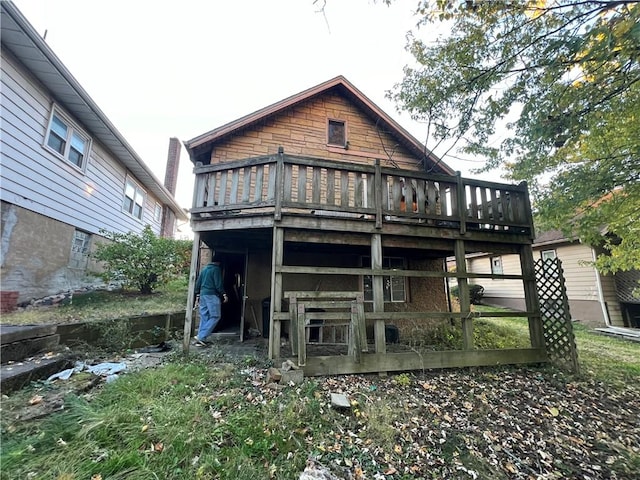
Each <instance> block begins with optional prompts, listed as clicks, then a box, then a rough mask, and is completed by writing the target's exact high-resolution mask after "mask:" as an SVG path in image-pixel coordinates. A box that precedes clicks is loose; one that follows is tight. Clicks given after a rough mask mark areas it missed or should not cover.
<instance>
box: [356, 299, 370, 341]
mask: <svg viewBox="0 0 640 480" xmlns="http://www.w3.org/2000/svg"><path fill="white" fill-rule="evenodd" d="M356 313H357V320H356V321H357V322H358V330H359V332H360V333H359V335H360V350H361V351H362V352H368V351H369V344H368V342H367V323H366V317H365V312H364V294H362V293H361V294H360V295H359V296H358V298H357V299H356Z"/></svg>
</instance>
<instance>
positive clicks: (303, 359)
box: [297, 303, 307, 367]
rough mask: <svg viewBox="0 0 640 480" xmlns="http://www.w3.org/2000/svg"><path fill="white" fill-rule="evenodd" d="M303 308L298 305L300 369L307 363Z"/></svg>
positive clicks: (302, 305)
mask: <svg viewBox="0 0 640 480" xmlns="http://www.w3.org/2000/svg"><path fill="white" fill-rule="evenodd" d="M304 312H305V307H304V304H303V303H299V304H298V319H297V322H298V327H297V330H298V332H297V333H298V366H300V367H302V366H304V365H306V363H307V334H306V333H307V328H306V327H307V326H306V320H305V316H304Z"/></svg>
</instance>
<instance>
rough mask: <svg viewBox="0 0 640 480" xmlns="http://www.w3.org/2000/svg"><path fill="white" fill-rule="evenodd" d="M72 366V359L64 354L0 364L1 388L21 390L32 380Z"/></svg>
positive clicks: (4, 391)
mask: <svg viewBox="0 0 640 480" xmlns="http://www.w3.org/2000/svg"><path fill="white" fill-rule="evenodd" d="M71 366H72V362H71V360H69V359H68V358H67V357H66V356H64V355H58V356H55V357H52V358H46V357H40V358H37V357H34V358H31V359H29V360H24V361H21V362H11V363H7V364H4V365H2V366H0V390H2V393H6V392H11V391H14V390H19V389H20V388H22V387H24V386H25V385H27V384H29V383H30V382H35V381H37V380H42V379H44V378H48V377H50V376H51V375H53V374H54V373H57V372H60V371H62V370H65V369H66V368H69V367H71Z"/></svg>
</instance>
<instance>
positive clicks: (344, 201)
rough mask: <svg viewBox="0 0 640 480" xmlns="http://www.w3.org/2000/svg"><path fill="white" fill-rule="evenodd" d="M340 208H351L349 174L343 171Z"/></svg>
mask: <svg viewBox="0 0 640 480" xmlns="http://www.w3.org/2000/svg"><path fill="white" fill-rule="evenodd" d="M340 206H342V207H349V206H350V202H349V172H348V171H347V170H342V171H341V172H340Z"/></svg>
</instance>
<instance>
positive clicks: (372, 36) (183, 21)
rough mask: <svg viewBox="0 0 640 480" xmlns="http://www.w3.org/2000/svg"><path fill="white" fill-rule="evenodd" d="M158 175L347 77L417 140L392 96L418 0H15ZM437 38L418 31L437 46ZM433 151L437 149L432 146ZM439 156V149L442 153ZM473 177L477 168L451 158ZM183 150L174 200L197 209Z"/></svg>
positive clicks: (416, 130)
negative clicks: (273, 110) (211, 136)
mask: <svg viewBox="0 0 640 480" xmlns="http://www.w3.org/2000/svg"><path fill="white" fill-rule="evenodd" d="M14 3H15V4H16V5H17V6H18V8H19V9H20V10H21V11H22V13H23V14H24V15H25V17H26V18H27V19H28V20H29V22H30V23H31V24H32V25H33V26H34V28H35V29H36V30H37V31H38V32H39V33H40V34H41V35H45V32H46V41H47V43H48V45H49V46H50V47H51V48H52V49H53V51H54V52H55V53H56V55H57V56H58V58H59V59H60V60H61V61H62V62H63V63H64V64H65V65H66V67H67V68H68V69H69V71H70V72H71V74H72V75H73V76H74V77H75V78H76V79H77V80H78V82H79V83H80V84H81V85H82V86H83V88H84V89H85V90H86V91H87V93H88V94H89V95H90V96H91V98H93V100H94V101H95V102H96V103H97V105H98V106H99V107H100V109H101V110H102V111H103V112H104V113H105V114H106V116H107V117H108V118H109V119H110V120H111V122H112V123H113V124H114V125H115V126H116V128H117V129H118V130H119V132H120V133H121V134H122V135H123V136H124V138H125V139H126V140H127V141H128V142H129V144H130V145H131V146H132V147H133V149H134V150H135V151H136V153H138V155H139V156H140V158H142V160H143V161H144V162H145V163H146V164H147V165H148V166H149V167H150V168H151V170H152V171H153V173H154V174H155V175H156V177H157V178H158V179H159V180H160V181H163V180H164V172H165V166H166V159H167V150H168V146H169V138H170V137H177V138H178V139H180V140H181V141H185V140H190V139H192V138H194V137H196V136H198V135H201V134H203V133H205V132H208V131H210V130H213V129H214V128H217V127H219V126H221V125H224V124H226V123H228V122H230V121H233V120H235V119H237V118H240V117H242V116H244V115H247V114H249V113H252V112H254V111H256V110H258V109H260V108H262V107H265V106H268V105H270V104H272V103H275V102H277V101H279V100H282V99H283V98H286V97H288V96H290V95H293V94H296V93H298V92H300V91H302V90H305V89H307V88H309V87H312V86H315V85H317V84H319V83H322V82H324V81H325V80H328V79H330V78H333V77H335V76H337V75H344V76H345V77H346V78H347V79H348V80H349V81H350V82H351V83H353V84H354V85H355V86H356V87H357V88H358V89H359V90H361V91H362V92H363V93H364V94H365V95H366V96H367V97H369V98H370V99H371V100H372V101H373V102H374V103H376V104H377V105H378V106H379V107H380V108H382V109H383V110H384V111H385V112H387V113H388V114H389V115H391V116H392V117H393V118H394V119H395V120H396V121H398V122H399V123H400V124H401V125H402V126H403V127H404V128H406V129H407V130H408V131H409V132H410V133H412V134H413V135H414V136H415V137H416V138H418V139H419V140H422V141H424V138H425V136H426V131H427V128H426V125H424V124H420V123H417V122H413V121H411V119H410V118H409V115H408V114H406V113H403V114H400V113H398V112H397V111H396V106H395V104H394V103H393V102H392V101H391V100H389V99H387V98H386V92H387V91H389V90H390V89H392V88H393V86H394V85H395V84H396V83H399V82H400V81H401V80H402V76H403V74H402V72H403V67H404V66H405V65H407V64H410V63H411V61H412V58H411V56H410V54H409V53H407V52H406V51H405V49H404V47H405V44H406V34H407V32H408V31H409V30H412V29H415V24H416V22H417V18H416V17H414V15H413V11H414V10H415V7H416V5H417V0H396V1H395V2H393V4H392V5H391V6H390V7H388V6H386V5H384V4H383V3H382V2H381V1H380V0H378V1H377V2H374V1H373V0H327V1H326V6H325V8H324V12H322V11H320V4H321V3H322V0H319V1H318V2H317V3H316V4H314V3H313V0H270V1H265V0H233V1H232V0H180V1H168V0H155V1H151V0H14ZM437 34H438V32H437V31H435V30H433V28H432V29H431V30H429V29H425V28H424V27H423V28H422V29H420V37H421V38H423V39H425V40H435V38H436V35H437ZM428 146H430V147H431V146H432V145H428ZM435 153H436V154H438V153H439V152H438V150H435ZM444 160H445V161H446V162H447V163H448V164H449V166H451V167H452V168H453V169H454V170H460V171H461V172H462V174H463V176H467V175H468V172H469V170H470V169H471V168H474V167H477V166H478V165H477V164H470V163H466V162H460V161H457V160H455V159H450V158H448V157H447V158H445V159H444ZM193 183H194V178H193V172H192V164H191V162H190V161H189V157H188V154H187V152H186V150H185V149H184V147H183V148H182V152H181V157H180V169H179V175H178V186H177V190H176V200H177V201H178V203H179V204H180V205H181V206H183V207H185V208H190V207H191V202H192V191H193Z"/></svg>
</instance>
